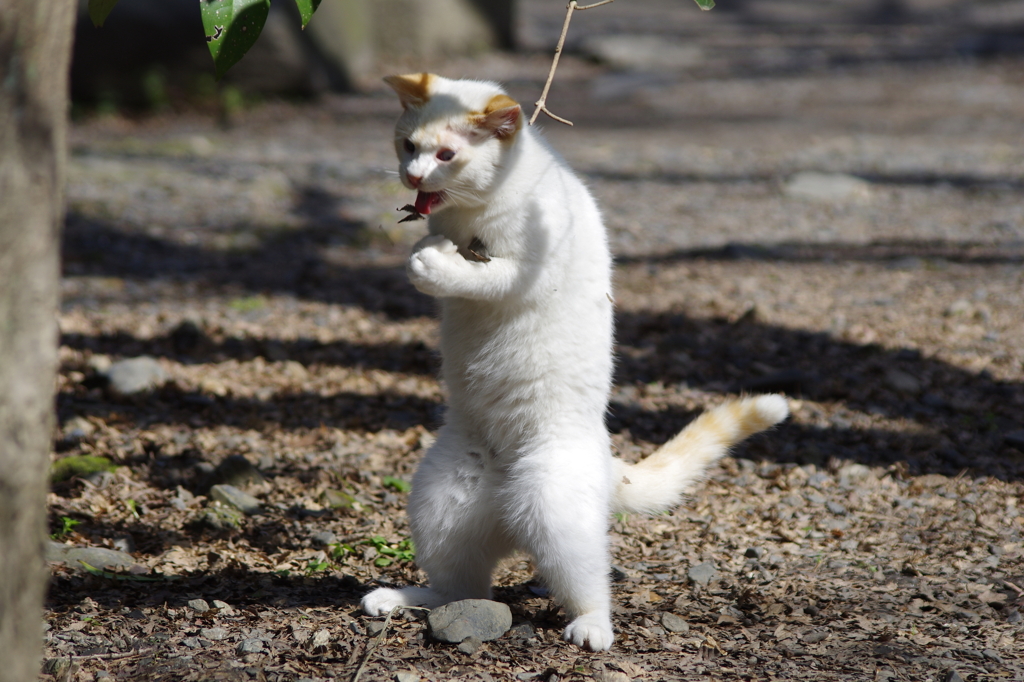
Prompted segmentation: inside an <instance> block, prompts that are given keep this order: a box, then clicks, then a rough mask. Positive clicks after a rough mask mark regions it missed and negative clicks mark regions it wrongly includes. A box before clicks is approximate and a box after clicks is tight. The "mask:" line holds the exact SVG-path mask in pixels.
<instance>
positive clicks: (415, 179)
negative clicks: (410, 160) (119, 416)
mask: <svg viewBox="0 0 1024 682" xmlns="http://www.w3.org/2000/svg"><path fill="white" fill-rule="evenodd" d="M405 177H407V178H409V184H410V185H412V186H413V188H414V189H415V188H417V187H419V186H420V183H421V182H423V176H422V175H406V176H405Z"/></svg>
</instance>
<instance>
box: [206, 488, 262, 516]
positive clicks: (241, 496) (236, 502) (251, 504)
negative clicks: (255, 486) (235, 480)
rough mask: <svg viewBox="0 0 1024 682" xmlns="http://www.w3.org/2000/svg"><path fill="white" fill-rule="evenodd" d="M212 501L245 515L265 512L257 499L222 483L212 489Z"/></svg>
mask: <svg viewBox="0 0 1024 682" xmlns="http://www.w3.org/2000/svg"><path fill="white" fill-rule="evenodd" d="M210 499H212V500H216V501H217V502H220V503H221V504H226V505H228V506H230V507H234V508H235V509H237V510H238V511H240V512H242V513H243V514H248V515H250V516H251V515H253V514H259V513H261V512H262V511H263V505H261V504H260V501H259V500H257V499H256V498H255V497H253V496H252V495H250V494H249V493H247V492H244V491H241V490H239V489H238V488H236V487H235V486H233V485H227V484H226V483H222V484H220V485H215V486H213V487H212V488H210Z"/></svg>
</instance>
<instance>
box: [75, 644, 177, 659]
mask: <svg viewBox="0 0 1024 682" xmlns="http://www.w3.org/2000/svg"><path fill="white" fill-rule="evenodd" d="M156 650H157V647H150V648H149V649H136V650H132V651H111V652H109V653H105V654H84V655H81V656H71V660H73V661H84V660H86V659H95V660H100V661H116V660H119V659H122V658H130V657H132V656H142V655H145V654H148V653H152V652H154V651H156Z"/></svg>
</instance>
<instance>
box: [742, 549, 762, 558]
mask: <svg viewBox="0 0 1024 682" xmlns="http://www.w3.org/2000/svg"><path fill="white" fill-rule="evenodd" d="M743 556H745V557H747V558H749V559H760V558H761V557H762V556H764V549H763V548H762V547H748V548H747V551H745V552H744V553H743Z"/></svg>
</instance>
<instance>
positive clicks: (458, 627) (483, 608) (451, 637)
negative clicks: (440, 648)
mask: <svg viewBox="0 0 1024 682" xmlns="http://www.w3.org/2000/svg"><path fill="white" fill-rule="evenodd" d="M427 622H428V623H429V625H430V634H431V635H433V636H434V637H435V638H436V639H439V640H441V641H442V642H461V641H463V640H464V639H466V638H467V637H476V638H477V639H479V640H480V641H481V642H489V641H491V640H492V639H497V638H498V637H501V636H502V635H503V634H505V633H506V632H508V630H509V628H511V627H512V612H511V611H510V610H509V608H508V605H507V604H502V603H500V602H496V601H491V600H489V599H464V600H462V601H454V602H451V603H450V604H445V605H444V606H441V607H438V608H436V609H434V610H432V611H431V612H430V615H429V616H428V617H427Z"/></svg>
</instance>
